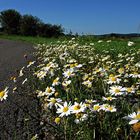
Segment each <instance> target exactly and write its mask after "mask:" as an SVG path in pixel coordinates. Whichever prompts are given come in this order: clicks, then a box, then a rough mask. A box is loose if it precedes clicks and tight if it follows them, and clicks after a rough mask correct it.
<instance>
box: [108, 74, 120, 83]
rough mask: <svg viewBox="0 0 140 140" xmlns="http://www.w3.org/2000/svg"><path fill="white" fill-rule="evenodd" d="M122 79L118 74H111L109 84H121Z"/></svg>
mask: <svg viewBox="0 0 140 140" xmlns="http://www.w3.org/2000/svg"><path fill="white" fill-rule="evenodd" d="M120 81H121V79H119V78H118V77H117V76H114V75H113V76H109V80H108V82H107V83H108V84H119V83H120Z"/></svg>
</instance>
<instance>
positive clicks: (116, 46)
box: [0, 34, 140, 55]
mask: <svg viewBox="0 0 140 140" xmlns="http://www.w3.org/2000/svg"><path fill="white" fill-rule="evenodd" d="M0 38H3V39H9V40H16V41H24V42H28V43H32V44H38V43H41V44H42V43H45V44H50V43H53V44H55V43H56V44H58V42H57V41H58V40H59V41H60V42H62V41H67V40H70V39H71V38H70V37H59V38H45V37H31V36H18V35H3V34H0ZM99 39H100V38H97V37H89V36H84V37H77V38H76V42H77V43H78V44H80V45H84V44H86V45H90V43H94V44H95V45H94V47H95V49H96V51H97V52H98V53H103V52H102V51H103V50H104V51H109V53H110V54H112V55H116V54H118V53H126V52H128V51H129V50H130V49H131V50H132V52H133V51H136V50H137V49H140V38H139V37H137V38H131V39H127V38H126V39H122V38H104V39H102V40H103V42H102V43H97V41H98V40H99ZM107 40H111V43H107V42H106V41H107ZM128 41H134V42H135V45H134V46H132V47H129V46H127V43H128Z"/></svg>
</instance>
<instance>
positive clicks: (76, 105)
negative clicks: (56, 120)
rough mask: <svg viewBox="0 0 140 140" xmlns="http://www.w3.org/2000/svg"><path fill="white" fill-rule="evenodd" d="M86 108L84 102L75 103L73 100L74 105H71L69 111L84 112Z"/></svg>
mask: <svg viewBox="0 0 140 140" xmlns="http://www.w3.org/2000/svg"><path fill="white" fill-rule="evenodd" d="M85 109H86V106H85V104H84V103H82V102H81V103H80V104H79V103H77V102H75V103H74V105H73V106H72V107H71V112H72V113H80V112H84V111H85Z"/></svg>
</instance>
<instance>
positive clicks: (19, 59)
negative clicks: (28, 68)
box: [0, 39, 39, 140]
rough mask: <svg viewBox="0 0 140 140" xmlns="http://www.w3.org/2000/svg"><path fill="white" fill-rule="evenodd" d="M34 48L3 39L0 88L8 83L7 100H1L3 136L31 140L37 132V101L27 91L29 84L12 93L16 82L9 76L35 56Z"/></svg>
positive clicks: (0, 136) (4, 139)
mask: <svg viewBox="0 0 140 140" xmlns="http://www.w3.org/2000/svg"><path fill="white" fill-rule="evenodd" d="M33 51H34V49H33V47H32V45H31V44H28V43H23V42H18V41H9V40H4V39H0V90H2V89H3V88H5V87H6V86H8V87H9V93H8V98H7V100H6V101H2V102H1V101H0V140H28V139H31V137H32V136H33V135H35V134H36V133H38V127H39V121H37V120H36V118H39V115H38V113H37V112H39V107H38V101H37V100H36V99H34V98H33V97H32V96H29V95H28V92H29V90H28V87H27V88H26V87H22V88H20V89H19V90H18V91H17V92H15V93H12V91H11V89H10V88H12V87H14V83H13V82H12V81H10V80H9V79H10V77H11V76H13V75H17V74H18V73H19V70H20V69H21V68H22V67H23V66H25V65H27V62H28V61H31V60H34V58H33V56H32V53H33ZM25 54H27V56H28V57H27V60H26V59H25V58H24V55H25ZM21 81H22V80H21ZM18 84H19V85H20V81H19V82H18V83H17V85H18ZM29 89H30V86H29ZM29 114H31V115H32V116H35V117H36V118H34V117H32V116H30V115H29Z"/></svg>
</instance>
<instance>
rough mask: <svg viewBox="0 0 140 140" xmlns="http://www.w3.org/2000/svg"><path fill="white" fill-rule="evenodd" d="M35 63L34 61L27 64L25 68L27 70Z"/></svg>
mask: <svg viewBox="0 0 140 140" xmlns="http://www.w3.org/2000/svg"><path fill="white" fill-rule="evenodd" d="M34 63H35V61H32V62H29V64H28V65H27V68H29V67H30V66H31V65H33V64H34Z"/></svg>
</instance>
